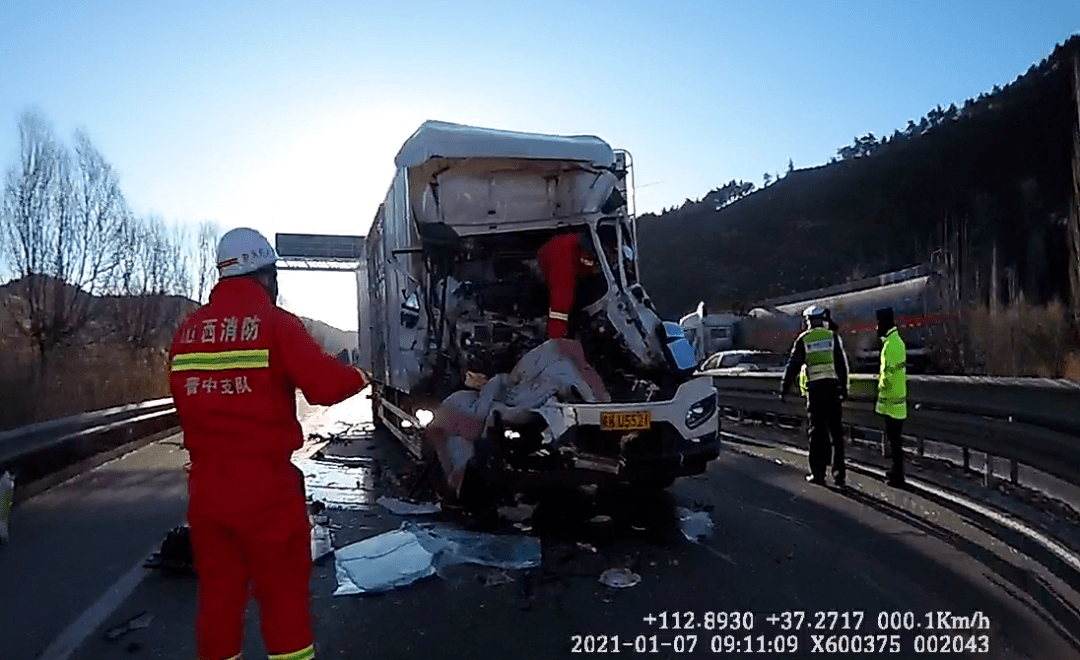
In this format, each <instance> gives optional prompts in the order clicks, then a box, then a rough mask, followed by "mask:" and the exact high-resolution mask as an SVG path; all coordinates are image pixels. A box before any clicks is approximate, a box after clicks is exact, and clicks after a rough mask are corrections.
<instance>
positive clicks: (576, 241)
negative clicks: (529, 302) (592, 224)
mask: <svg viewBox="0 0 1080 660" xmlns="http://www.w3.org/2000/svg"><path fill="white" fill-rule="evenodd" d="M598 233H599V234H600V240H601V243H604V244H606V245H608V246H609V247H612V246H614V244H615V231H614V227H610V226H605V227H601V228H600V229H599V230H598ZM537 259H538V261H539V262H540V270H541V271H542V272H543V274H544V281H545V282H546V283H547V289H548V323H547V338H548V339H557V338H561V337H568V336H570V335H571V334H573V332H572V329H571V316H572V315H574V314H576V313H577V312H578V311H579V310H580V309H581V308H582V307H584V306H585V305H588V304H591V303H593V302H595V301H596V300H597V299H599V297H600V296H602V295H603V294H604V292H605V291H606V288H607V285H606V283H604V282H603V270H602V268H601V266H600V264H599V263H598V262H597V252H596V247H595V245H594V244H593V240H592V236H591V234H590V233H589V230H588V229H584V230H582V231H580V232H574V233H570V232H567V233H563V234H557V235H555V236H554V237H552V238H551V239H549V240H548V242H547V243H544V245H543V246H542V247H541V248H540V250H539V252H538V253H537ZM609 261H610V259H609ZM597 276H599V277H597Z"/></svg>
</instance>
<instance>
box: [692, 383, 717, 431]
mask: <svg viewBox="0 0 1080 660" xmlns="http://www.w3.org/2000/svg"><path fill="white" fill-rule="evenodd" d="M715 412H716V393H715V392H714V393H713V394H710V395H709V396H707V397H705V398H704V399H702V400H701V401H698V402H697V403H695V404H694V405H692V406H690V410H688V411H687V412H686V427H687V428H690V429H694V428H697V427H699V426H701V425H702V424H704V423H705V422H706V421H707V420H708V419H709V418H710V417H712V416H713V413H715Z"/></svg>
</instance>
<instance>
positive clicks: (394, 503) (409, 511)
mask: <svg viewBox="0 0 1080 660" xmlns="http://www.w3.org/2000/svg"><path fill="white" fill-rule="evenodd" d="M376 504H379V505H381V506H382V507H383V508H384V509H386V510H387V511H389V512H390V513H392V514H394V515H397V516H423V515H428V514H432V513H439V512H440V511H442V506H441V505H440V504H439V503H438V502H434V503H432V502H408V501H406V500H399V499H398V498H396V497H387V496H386V495H383V496H382V497H380V498H379V499H378V500H376Z"/></svg>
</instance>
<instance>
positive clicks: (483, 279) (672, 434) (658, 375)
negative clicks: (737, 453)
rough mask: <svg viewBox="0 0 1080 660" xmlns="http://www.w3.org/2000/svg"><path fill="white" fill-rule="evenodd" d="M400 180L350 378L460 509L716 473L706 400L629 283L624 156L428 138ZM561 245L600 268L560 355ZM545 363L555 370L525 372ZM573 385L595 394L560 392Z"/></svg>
mask: <svg viewBox="0 0 1080 660" xmlns="http://www.w3.org/2000/svg"><path fill="white" fill-rule="evenodd" d="M395 164H396V166H397V172H396V174H395V176H394V179H393V181H392V182H391V185H390V189H389V191H388V192H387V195H386V197H385V200H384V202H383V203H382V204H381V205H380V207H379V209H378V211H377V213H376V216H375V218H374V221H373V224H372V227H371V230H370V232H369V233H368V235H367V237H366V238H365V239H364V241H363V249H362V253H363V254H362V256H361V258H360V259H359V261H360V263H359V267H358V269H357V289H358V295H359V332H358V336H359V361H358V362H359V366H360V367H361V368H363V369H364V370H365V371H367V372H368V373H369V374H370V375H371V377H372V381H373V403H374V408H375V410H374V413H375V419H376V422H377V424H379V425H381V426H385V427H386V428H387V429H388V430H389V431H390V432H392V433H393V434H394V435H395V436H396V437H397V438H398V439H399V440H401V441H402V443H404V444H405V446H406V447H407V448H409V449H410V451H412V452H413V453H414V454H416V455H417V456H423V457H427V458H429V459H433V460H434V459H435V458H437V459H438V463H439V465H440V467H441V469H442V473H443V478H444V480H445V481H447V482H448V483H451V484H452V485H453V487H452V488H451V490H453V491H455V492H458V491H459V490H460V486H461V482H462V473H463V471H474V472H478V473H480V474H483V475H484V477H485V479H486V480H489V481H502V482H505V483H506V484H507V486H509V487H515V486H517V485H519V484H521V483H524V482H526V481H529V480H530V479H538V480H543V479H544V478H548V479H549V480H552V481H556V482H559V481H567V480H575V479H576V478H577V477H582V478H585V479H591V480H605V479H617V480H620V481H629V482H633V483H639V484H643V485H653V486H665V485H667V484H669V483H670V482H671V481H672V480H673V479H674V478H676V477H678V476H683V475H688V474H696V473H700V472H702V471H703V470H704V469H705V466H706V464H707V462H708V461H709V460H711V459H713V458H716V457H717V455H718V450H719V441H718V429H719V417H718V414H717V410H716V398H715V390H714V389H713V386H712V383H711V381H710V380H709V379H705V378H696V379H695V378H693V377H692V373H693V370H694V367H695V366H696V360H695V359H694V355H693V349H692V348H691V347H690V345H689V344H688V343H687V342H686V339H685V337H684V335H683V331H682V328H681V327H680V326H679V325H678V324H677V323H674V322H670V321H664V320H662V319H661V318H660V317H659V315H658V314H657V312H656V309H655V307H654V306H653V303H652V301H651V300H650V299H649V296H648V295H647V293H646V292H645V289H644V287H643V286H642V284H641V282H640V281H639V276H638V251H637V227H636V221H635V217H634V215H633V213H632V211H631V204H632V199H633V189H632V185H631V182H632V176H631V171H632V168H631V162H630V158H629V154H627V153H626V152H622V151H615V150H613V149H612V148H611V147H610V146H609V145H608V144H607V143H606V142H604V141H603V140H601V139H600V138H597V137H593V136H570V137H567V136H553V135H540V134H534V133H520V132H513V131H499V130H492V129H485V128H475V127H469V126H460V125H457V124H448V123H444V122H426V123H425V124H423V125H422V126H421V127H420V128H419V129H418V130H417V131H416V132H415V133H414V134H413V135H412V136H411V137H410V138H409V139H408V140H407V141H406V142H405V144H404V145H403V146H402V148H401V150H400V151H399V153H398V155H397V158H396V160H395ZM567 233H572V234H575V235H576V238H575V239H574V240H576V241H579V242H580V244H581V245H588V246H589V249H590V251H591V252H590V253H591V254H592V258H591V259H590V263H591V264H594V266H595V267H594V268H590V269H589V271H588V274H587V275H582V276H581V277H580V279H579V280H577V281H576V285H575V286H576V290H575V295H574V298H575V303H574V309H573V311H572V313H570V314H563V313H561V312H560V313H558V314H557V316H558V317H559V318H560V319H561V318H562V317H563V316H566V317H567V319H566V320H567V322H568V324H569V327H570V336H571V337H572V343H571V344H559V347H558V349H557V350H555V352H552V350H554V349H550V347H548V348H544V347H545V345H546V344H548V343H550V342H558V341H562V340H559V339H552V340H548V338H547V327H548V319H549V312H551V311H552V303H551V300H550V298H551V295H550V293H549V290H548V283H547V279H546V277H545V272H544V268H542V267H541V264H540V261H539V257H538V253H539V251H540V249H541V247H542V246H544V245H545V244H546V243H547V242H548V241H551V240H552V239H553V238H554V237H557V236H559V235H560V234H567ZM537 351H539V353H537ZM545 351H546V352H545ZM537 355H547V359H548V360H549V362H550V364H549V363H544V364H540V365H539V366H538V365H537V364H531V366H528V367H527V368H526V367H523V366H522V365H523V364H526V363H529V361H530V360H533V361H534V362H535V358H536V356H537ZM582 355H583V356H584V358H583V359H584V362H587V365H585V364H583V363H582V358H581V357H580V356H582ZM530 356H531V357H530ZM573 356H577V357H573ZM567 360H569V361H567ZM560 369H562V371H560ZM575 370H577V371H575ZM582 370H584V371H590V373H591V370H595V372H596V373H595V375H589V378H593V379H594V380H595V379H599V380H600V381H602V383H603V384H602V386H596V387H584V386H582V387H574V386H571V384H570V380H567V378H571V376H566V378H564V380H561V381H560V380H559V378H558V377H557V376H558V374H560V373H563V374H575V373H576V374H578V375H581V374H582V373H584V372H583V371H582ZM529 374H531V375H529ZM541 374H542V375H543V377H542V378H541ZM553 374H554V375H553ZM529 378H533V379H534V380H536V382H540V381H543V383H544V385H543V386H542V387H541V386H539V385H537V384H536V383H533V382H530V381H528V379H529ZM493 379H494V380H497V381H498V382H499V383H502V384H503V385H506V387H502V386H500V387H495V386H489V385H488V384H490V383H491V382H492V381H493ZM499 379H502V380H499ZM507 388H509V389H507ZM582 390H586V393H585V394H583V393H582ZM523 402H524V403H523ZM451 408H452V409H451ZM421 411H428V412H427V413H425V414H421ZM440 411H442V412H441V413H440ZM429 413H433V414H429ZM432 417H434V418H435V420H436V421H435V422H433V423H431V425H430V426H429V425H428V422H426V421H423V420H424V419H428V420H430V419H431V418H432ZM448 419H452V420H454V421H453V422H452V423H451V422H447V421H446V420H448Z"/></svg>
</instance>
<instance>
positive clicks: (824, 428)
mask: <svg viewBox="0 0 1080 660" xmlns="http://www.w3.org/2000/svg"><path fill="white" fill-rule="evenodd" d="M830 326H831V327H833V328H834V327H835V326H832V325H831V324H830ZM830 331H831V332H832V335H833V363H834V368H835V370H836V376H837V377H836V378H835V379H834V378H825V379H819V380H814V381H810V382H808V383H807V386H806V414H807V418H808V420H809V436H810V474H811V476H812V477H813V479H814V480H815V481H818V482H822V481H824V480H825V470H826V468H828V466H829V463H830V460H829V459H830V456H831V458H832V461H831V462H832V473H833V480H834V481H835V482H836V483H837V484H838V485H843V483H844V476H845V470H844V423H843V409H842V407H841V402H842V401H843V400H844V399H846V398H847V382H848V362H847V354H846V353H845V352H844V345H843V343H842V342H841V340H840V335H839V334H838V333H837V332H836V331H835V329H831V330H830ZM805 363H806V344H805V343H804V342H803V335H799V338H798V339H796V340H795V345H794V346H792V349H791V358H790V359H789V360H788V364H787V370H786V371H785V372H784V381H783V384H782V385H781V389H780V391H781V394H787V391H788V390H789V389H790V388H791V385H792V384H793V383H794V382H795V379H796V378H797V377H798V375H799V371H800V369H802V366H803V365H804V364H805ZM830 438H831V442H830Z"/></svg>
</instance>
